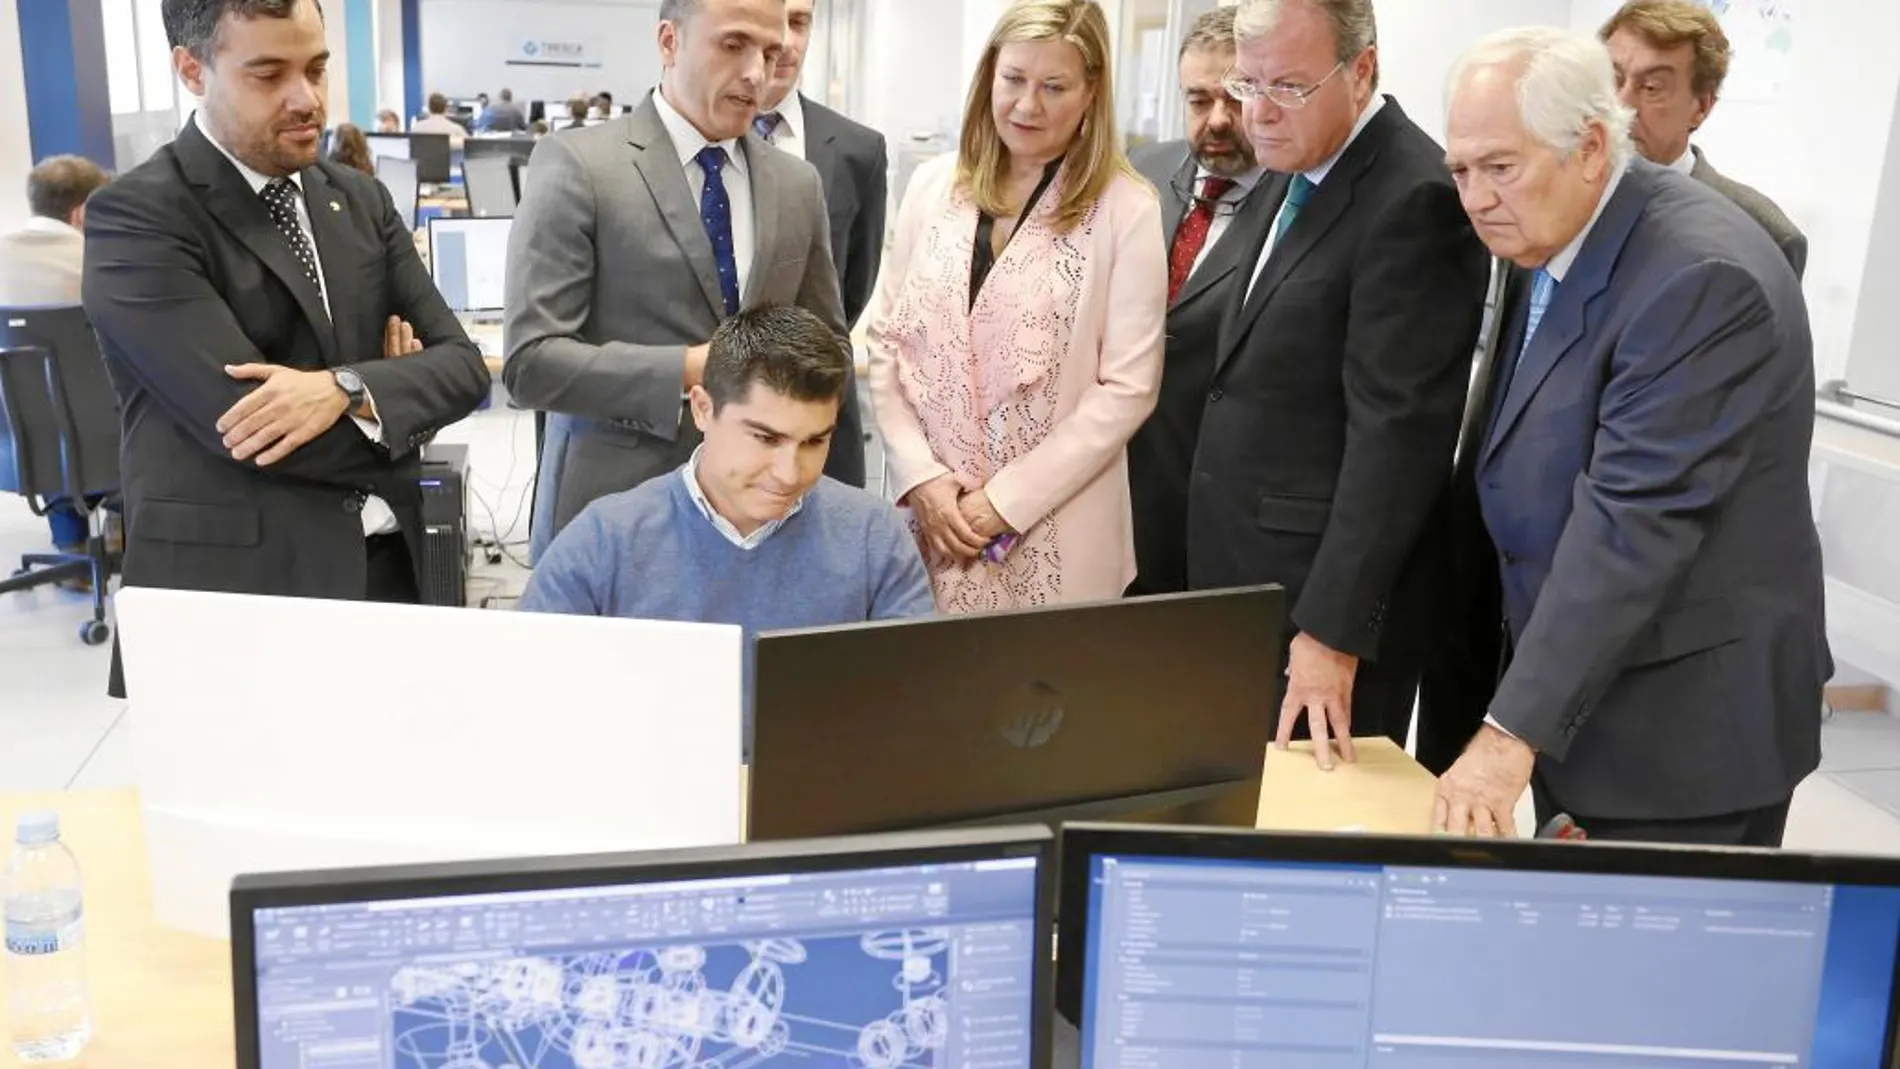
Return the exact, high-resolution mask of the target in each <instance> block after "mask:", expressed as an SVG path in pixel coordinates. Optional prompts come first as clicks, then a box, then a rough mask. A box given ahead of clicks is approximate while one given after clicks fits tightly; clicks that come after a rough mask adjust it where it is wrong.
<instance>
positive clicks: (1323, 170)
mask: <svg viewBox="0 0 1900 1069" xmlns="http://www.w3.org/2000/svg"><path fill="white" fill-rule="evenodd" d="M1384 107H1385V97H1384V96H1382V95H1380V94H1379V93H1377V92H1374V93H1373V94H1372V99H1371V100H1368V101H1366V106H1365V108H1364V110H1362V111H1360V112H1359V121H1358V122H1355V123H1353V124H1352V133H1350V134H1347V135H1346V140H1345V142H1344V143H1343V144H1341V145H1340V146H1339V151H1337V152H1335V153H1333V154H1332V155H1331V156H1328V157H1327V158H1326V159H1325V160H1324V161H1323V162H1321V163H1320V164H1319V165H1317V166H1315V167H1314V168H1313V169H1312V170H1309V171H1305V172H1302V173H1303V174H1305V175H1306V180H1307V181H1308V182H1311V183H1313V186H1314V190H1315V192H1317V191H1318V187H1319V186H1320V185H1321V184H1322V183H1324V182H1325V181H1326V176H1327V175H1329V174H1331V173H1333V167H1334V165H1336V164H1337V163H1339V158H1340V157H1341V156H1344V155H1345V154H1346V150H1347V149H1349V148H1351V147H1352V143H1353V142H1354V141H1357V140H1359V135H1360V134H1362V133H1365V132H1366V127H1367V126H1370V125H1371V124H1372V118H1373V116H1375V115H1377V114H1379V111H1380V109H1382V108H1384ZM1284 214H1286V204H1285V203H1282V204H1281V205H1280V210H1279V211H1277V212H1274V213H1273V227H1272V229H1270V230H1268V231H1267V243H1266V245H1265V246H1264V247H1262V248H1261V250H1260V260H1259V261H1258V262H1257V263H1255V264H1254V265H1253V279H1252V281H1250V282H1248V283H1247V295H1248V296H1249V297H1251V296H1253V287H1254V284H1255V283H1257V282H1259V281H1260V272H1262V271H1264V270H1266V267H1267V258H1268V257H1270V256H1272V255H1273V247H1274V246H1275V245H1278V244H1279V243H1280V238H1281V237H1282V236H1283V235H1281V233H1280V217H1281V216H1282V215H1284Z"/></svg>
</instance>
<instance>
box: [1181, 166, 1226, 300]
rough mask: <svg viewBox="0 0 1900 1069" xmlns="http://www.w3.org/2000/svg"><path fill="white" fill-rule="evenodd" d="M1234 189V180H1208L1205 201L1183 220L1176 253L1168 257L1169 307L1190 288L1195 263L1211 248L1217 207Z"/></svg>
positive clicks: (1204, 184) (1204, 185)
mask: <svg viewBox="0 0 1900 1069" xmlns="http://www.w3.org/2000/svg"><path fill="white" fill-rule="evenodd" d="M1232 188H1234V180H1233V179H1231V178H1214V177H1211V176H1210V177H1208V178H1207V179H1206V180H1204V181H1203V182H1202V183H1201V198H1200V199H1199V200H1197V201H1195V202H1194V207H1192V208H1190V209H1188V213H1187V217H1186V218H1184V219H1182V220H1181V226H1180V229H1178V230H1176V231H1175V232H1174V250H1173V251H1172V252H1170V253H1169V254H1168V303H1169V304H1173V303H1174V299H1175V298H1176V297H1178V296H1180V294H1181V287H1182V286H1185V285H1187V279H1188V273H1189V272H1190V271H1193V270H1194V261H1195V260H1197V259H1199V258H1200V255H1201V246H1203V245H1206V244H1207V231H1208V228H1210V227H1212V226H1213V225H1214V203H1215V202H1216V201H1218V200H1220V199H1221V198H1222V197H1224V196H1226V195H1227V191H1228V190H1230V189H1232Z"/></svg>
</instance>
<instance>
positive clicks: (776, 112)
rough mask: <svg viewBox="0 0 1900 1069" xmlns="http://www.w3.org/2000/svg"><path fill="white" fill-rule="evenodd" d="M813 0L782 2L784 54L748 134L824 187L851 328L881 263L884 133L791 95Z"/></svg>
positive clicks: (833, 252)
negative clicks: (802, 165) (799, 164)
mask: <svg viewBox="0 0 1900 1069" xmlns="http://www.w3.org/2000/svg"><path fill="white" fill-rule="evenodd" d="M813 3H814V0H786V3H785V24H786V28H785V50H784V51H782V52H780V53H779V57H778V64H777V66H775V67H774V68H773V69H772V80H771V83H770V84H769V85H767V86H766V89H765V99H764V101H762V102H761V103H760V105H759V116H758V118H756V119H754V120H753V121H752V126H753V130H754V132H755V133H757V134H758V135H759V136H760V137H761V138H763V139H765V140H766V141H767V142H768V143H770V144H771V145H772V146H773V147H775V148H778V149H782V150H784V151H786V152H789V153H791V154H792V155H794V156H797V157H798V158H799V159H802V160H805V161H807V162H809V163H810V164H811V165H812V166H813V167H814V168H816V169H817V171H818V178H819V180H820V181H821V182H822V183H823V184H824V187H825V207H826V209H827V210H828V211H829V212H830V215H831V259H832V262H833V263H835V264H836V265H837V268H838V284H839V286H840V288H841V289H842V291H843V293H844V317H845V320H846V321H847V322H849V323H851V324H852V325H854V326H855V325H856V324H857V322H858V317H859V316H860V315H863V314H864V309H865V306H867V305H869V304H870V303H871V291H872V290H873V289H874V288H876V286H877V269H878V265H879V264H880V263H882V262H883V259H884V213H885V210H886V205H887V203H888V202H889V200H890V185H889V182H888V180H887V175H886V173H885V172H886V171H888V170H889V166H890V165H889V158H888V156H887V155H886V152H885V148H884V135H883V134H880V133H878V132H877V131H876V130H873V129H871V128H870V127H868V126H863V125H860V124H858V123H855V122H852V121H851V120H850V119H847V118H845V117H844V116H843V115H840V114H838V113H837V112H835V111H833V110H831V109H830V108H827V107H825V106H824V105H822V104H819V103H817V102H815V101H812V100H810V99H808V98H806V96H805V94H803V93H800V92H798V80H799V78H800V76H801V75H802V74H803V73H804V69H805V51H806V47H807V46H808V45H810V43H811V31H812V7H813Z"/></svg>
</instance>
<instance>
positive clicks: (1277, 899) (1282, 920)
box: [1081, 856, 1900, 1069]
mask: <svg viewBox="0 0 1900 1069" xmlns="http://www.w3.org/2000/svg"><path fill="white" fill-rule="evenodd" d="M1090 877H1091V887H1090V908H1089V917H1088V974H1087V976H1086V978H1085V992H1084V994H1085V1003H1084V1009H1083V1019H1082V1021H1081V1029H1082V1049H1083V1059H1082V1065H1083V1067H1084V1069H1214V1067H1217V1066H1218V1067H1219V1069H1251V1067H1254V1066H1261V1067H1266V1066H1283V1065H1298V1066H1301V1067H1302V1069H1309V1067H1310V1069H1347V1067H1376V1069H1447V1067H1452V1066H1456V1067H1459V1069H1489V1067H1496V1069H1506V1067H1509V1069H1519V1067H1522V1066H1533V1065H1534V1066H1536V1067H1537V1069H1586V1067H1589V1069H1605V1067H1614V1069H1639V1067H1640V1069H1735V1067H1742V1066H1800V1067H1814V1069H1885V1066H1884V1063H1883V1061H1882V1055H1883V1052H1884V1051H1885V1049H1886V1029H1887V1022H1888V1013H1889V1007H1890V1006H1891V1005H1892V999H1893V997H1894V990H1893V985H1894V972H1895V956H1896V949H1897V948H1900V889H1896V888H1887V887H1877V888H1868V887H1834V886H1830V885H1825V884H1798V883H1767V882H1746V881H1727V880H1701V879H1678V878H1670V877H1652V876H1624V875H1600V874H1578V873H1548V872H1516V871H1496V870H1489V869H1459V868H1446V869H1419V868H1401V867H1378V866H1372V867H1366V866H1348V865H1316V864H1279V863H1267V862H1235V861H1210V860H1183V859H1178V858H1156V857H1114V856H1098V857H1096V858H1094V859H1093V862H1092V871H1091V874H1090Z"/></svg>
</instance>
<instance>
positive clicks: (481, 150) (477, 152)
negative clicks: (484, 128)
mask: <svg viewBox="0 0 1900 1069" xmlns="http://www.w3.org/2000/svg"><path fill="white" fill-rule="evenodd" d="M533 154H534V139H533V138H530V137H519V136H516V135H513V134H510V135H507V136H505V137H471V138H469V139H468V140H467V141H465V142H463V143H462V155H463V156H464V157H465V158H466V159H470V160H473V159H479V158H480V157H483V156H503V157H507V158H510V159H517V160H520V161H522V162H523V163H526V162H527V160H528V157H529V156H532V155H533Z"/></svg>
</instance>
